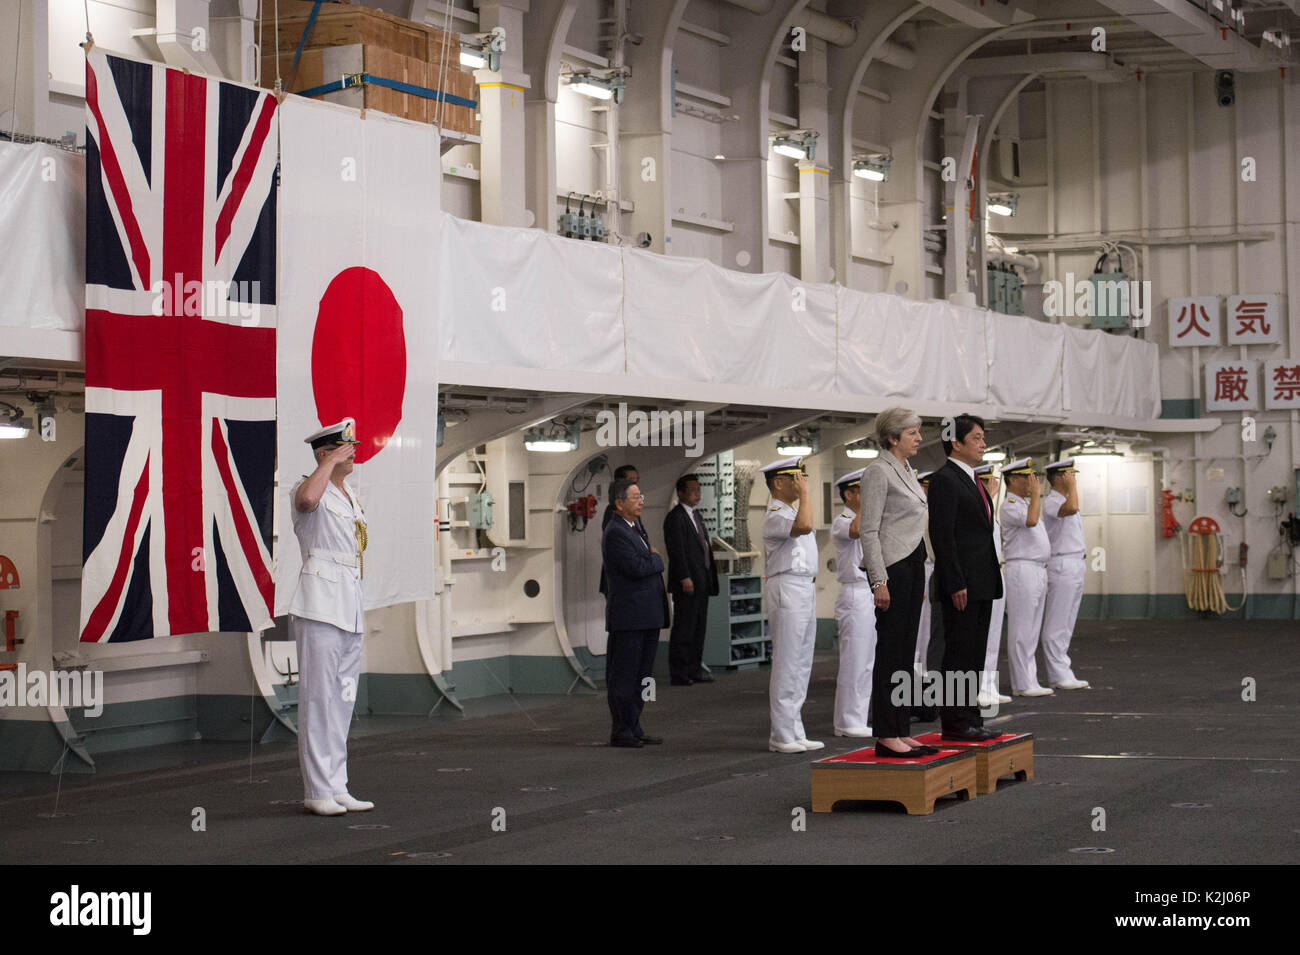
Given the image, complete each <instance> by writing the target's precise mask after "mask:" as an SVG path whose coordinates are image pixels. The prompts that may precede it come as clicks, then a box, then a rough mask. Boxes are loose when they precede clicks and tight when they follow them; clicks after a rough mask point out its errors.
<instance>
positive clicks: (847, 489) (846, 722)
mask: <svg viewBox="0 0 1300 955" xmlns="http://www.w3.org/2000/svg"><path fill="white" fill-rule="evenodd" d="M864 470H866V469H865V468H859V469H858V470H856V471H850V472H849V473H848V474H846V475H844V477H842V478H840V479H839V480H838V481H836V482H835V486H836V487H837V488H838V489H839V492H840V500H841V501H843V502H844V510H843V511H842V512H841V513H840V514H839V515H838V516H837V517H836V518H835V520H834V521H832V522H831V540H833V541H834V542H835V577H836V579H837V580H838V581H839V583H840V592H839V596H837V597H836V598H835V623H836V624H837V626H838V628H839V636H840V667H839V672H838V674H837V675H836V678H835V735H836V736H856V737H862V736H871V735H872V733H871V727H870V726H869V725H867V711H868V708H869V706H870V704H871V667H872V664H873V663H874V662H875V659H876V598H875V597H874V596H873V595H872V593H871V581H870V580H869V579H868V577H867V572H866V571H865V570H863V569H862V568H861V567H860V566H859V565H860V564H861V563H862V541H861V539H860V537H859V526H858V525H859V522H858V512H859V511H860V510H861V509H862V472H863V471H864Z"/></svg>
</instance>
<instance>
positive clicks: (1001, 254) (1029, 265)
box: [988, 249, 1040, 272]
mask: <svg viewBox="0 0 1300 955" xmlns="http://www.w3.org/2000/svg"><path fill="white" fill-rule="evenodd" d="M988 261H990V262H995V263H999V264H1001V263H1003V262H1005V263H1006V264H1007V265H1019V266H1021V267H1022V268H1026V269H1029V271H1031V272H1037V271H1038V269H1039V265H1040V263H1039V261H1038V256H1036V255H1034V254H1032V253H1028V252H1007V251H1006V250H1004V249H989V250H988Z"/></svg>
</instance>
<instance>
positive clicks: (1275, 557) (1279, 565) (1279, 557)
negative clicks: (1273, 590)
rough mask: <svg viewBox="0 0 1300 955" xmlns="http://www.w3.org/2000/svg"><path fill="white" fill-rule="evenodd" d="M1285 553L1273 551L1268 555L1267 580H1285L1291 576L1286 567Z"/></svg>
mask: <svg viewBox="0 0 1300 955" xmlns="http://www.w3.org/2000/svg"><path fill="white" fill-rule="evenodd" d="M1288 563H1289V561H1288V560H1287V552H1286V551H1284V550H1275V551H1272V552H1271V553H1270V554H1269V555H1268V579H1269V580H1286V579H1287V578H1288V577H1290V576H1291V574H1290V568H1289V567H1288V566H1287V564H1288Z"/></svg>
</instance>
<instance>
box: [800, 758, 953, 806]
mask: <svg viewBox="0 0 1300 955" xmlns="http://www.w3.org/2000/svg"><path fill="white" fill-rule="evenodd" d="M975 763H976V759H975V754H974V753H971V752H968V751H967V750H965V749H958V748H956V747H947V746H945V748H944V749H943V751H942V752H940V753H938V754H936V755H934V756H921V757H918V758H917V759H878V758H877V757H876V748H875V746H868V747H866V748H864V749H858V750H854V751H853V752H851V753H841V754H840V755H838V756H827V757H826V758H825V759H819V760H817V761H816V762H815V763H813V764H812V809H813V812H830V811H831V810H832V809H833V808H834V807H835V804H836V803H837V802H839V801H840V800H845V799H859V800H861V799H870V800H880V801H886V802H899V803H902V804H903V807H904V808H905V809H907V811H908V813H909V814H910V815H914V816H917V815H921V816H926V815H929V814H930V813H932V812H934V801H935V800H936V799H938V798H939V797H940V796H947V795H953V794H955V795H956V796H957V797H958V798H960V799H963V800H965V799H974V798H975V792H976V783H975Z"/></svg>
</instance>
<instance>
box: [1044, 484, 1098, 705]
mask: <svg viewBox="0 0 1300 955" xmlns="http://www.w3.org/2000/svg"><path fill="white" fill-rule="evenodd" d="M1075 474H1076V472H1075V469H1074V458H1063V459H1062V460H1060V461H1057V462H1056V463H1055V464H1049V465H1048V466H1047V479H1048V480H1049V481H1050V482H1051V484H1052V492H1051V493H1050V494H1048V495H1047V498H1046V499H1045V500H1044V501H1043V518H1044V519H1045V521H1046V523H1047V536H1048V537H1049V538H1050V539H1051V541H1052V559H1051V560H1049V561H1048V562H1047V608H1046V609H1045V610H1044V611H1043V659H1044V660H1046V661H1047V679H1048V680H1049V681H1050V682H1051V684H1052V686H1054V687H1056V689H1058V690H1082V689H1084V688H1085V687H1086V686H1087V685H1088V681H1087V680H1080V679H1078V678H1077V677H1076V676H1075V675H1074V671H1073V670H1071V669H1070V652H1069V651H1070V638H1071V637H1072V636H1074V622H1075V620H1077V619H1078V617H1079V604H1080V603H1082V602H1083V580H1084V577H1085V576H1086V573H1087V564H1086V562H1085V556H1084V552H1085V551H1086V550H1087V542H1086V541H1085V540H1084V537H1083V515H1082V514H1080V513H1079V486H1078V485H1077V484H1076V483H1075Z"/></svg>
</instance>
